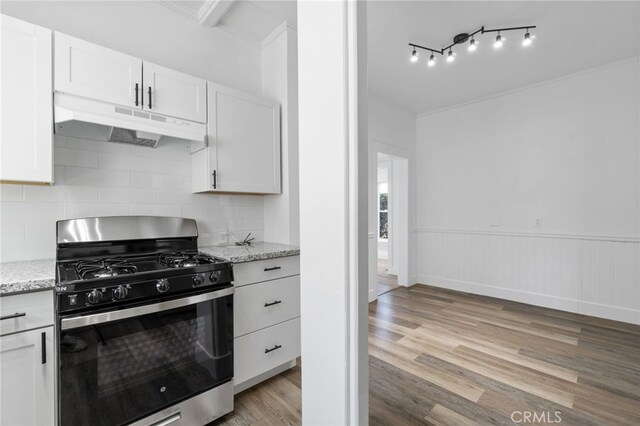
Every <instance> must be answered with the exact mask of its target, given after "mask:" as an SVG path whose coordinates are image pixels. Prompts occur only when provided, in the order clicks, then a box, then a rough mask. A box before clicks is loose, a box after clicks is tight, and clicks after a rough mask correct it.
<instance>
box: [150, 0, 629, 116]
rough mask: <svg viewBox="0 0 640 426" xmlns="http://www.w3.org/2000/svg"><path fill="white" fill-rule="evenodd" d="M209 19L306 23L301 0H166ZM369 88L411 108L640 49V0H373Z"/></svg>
mask: <svg viewBox="0 0 640 426" xmlns="http://www.w3.org/2000/svg"><path fill="white" fill-rule="evenodd" d="M161 1H162V3H163V4H165V5H166V6H168V7H171V8H172V9H174V10H176V11H178V12H180V13H182V14H184V15H187V16H190V17H191V18H193V19H194V20H196V21H198V22H200V24H201V25H206V26H217V27H219V28H222V29H225V30H227V31H229V32H231V33H233V34H235V35H237V36H240V37H242V38H244V39H246V40H248V41H250V42H253V43H256V44H260V43H261V42H262V41H263V40H265V38H266V37H267V36H268V35H269V34H271V33H272V32H273V31H274V30H275V29H276V28H277V27H278V26H279V25H281V24H282V23H283V22H285V21H287V22H288V24H289V25H290V26H292V27H294V28H295V27H296V22H297V19H296V2H295V0H280V1H278V0H200V1H188V0H187V1H184V0H161ZM367 14H368V23H367V25H368V40H367V41H368V71H369V92H370V94H371V95H372V96H374V97H376V98H379V99H381V100H383V101H385V102H387V103H389V104H392V105H395V106H397V107H399V108H400V109H403V110H405V111H408V112H411V113H422V112H428V111H433V110H438V109H442V108H447V107H450V106H453V105H458V104H462V103H466V102H470V101H473V100H477V99H481V98H485V97H488V96H492V95H495V94H498V93H502V92H505V91H509V90H513V89H517V88H520V87H524V86H528V85H532V84H536V83H539V82H542V81H545V80H549V79H553V78H557V77H560V76H564V75H567V74H571V73H575V72H578V71H582V70H586V69H589V68H593V67H597V66H600V65H604V64H607V63H611V62H614V61H617V60H621V59H625V58H629V57H631V56H636V55H638V54H639V53H640V30H639V28H640V1H623V2H614V1H587V2H582V1H493V2H488V1H395V0H394V1H391V0H390V1H382V0H374V1H369V2H368V6H367ZM482 25H484V26H485V27H486V28H496V27H513V26H523V25H537V26H538V28H536V29H535V30H534V31H533V34H535V36H536V39H535V41H534V42H533V44H532V45H530V46H528V47H526V48H524V47H522V45H521V40H522V37H523V35H524V34H523V33H524V32H507V33H503V36H504V37H505V38H506V42H505V45H504V46H503V47H502V48H501V49H500V50H496V49H493V47H492V44H493V38H494V35H492V34H485V35H480V36H479V37H478V38H477V39H476V40H477V42H478V44H479V46H478V49H477V50H476V51H475V52H473V53H470V52H468V51H467V49H466V45H464V46H463V45H460V46H458V49H457V50H456V49H454V50H455V51H456V60H455V61H454V62H453V63H447V62H446V61H444V57H439V58H438V61H437V63H436V66H434V67H430V68H428V67H427V66H426V60H427V57H428V54H427V52H425V51H420V52H419V53H420V60H419V61H418V62H416V63H412V62H410V61H409V56H410V48H409V46H408V43H410V42H412V43H416V44H421V45H426V46H429V47H434V48H440V47H443V46H445V45H448V44H450V43H451V39H452V38H453V36H454V35H455V34H457V33H461V32H470V31H474V30H476V29H478V28H480V27H481V26H482Z"/></svg>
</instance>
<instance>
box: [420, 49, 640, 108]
mask: <svg viewBox="0 0 640 426" xmlns="http://www.w3.org/2000/svg"><path fill="white" fill-rule="evenodd" d="M639 60H640V55H634V56H629V57H627V58H624V59H620V60H618V61H614V62H609V63H608V64H604V65H598V66H597V67H592V68H587V69H585V70H581V71H577V72H573V73H571V74H565V75H562V76H560V77H554V78H550V79H548V80H543V81H540V82H537V83H533V84H529V85H526V86H521V87H517V88H515V89H510V90H505V91H503V92H499V93H495V94H493V95H488V96H483V97H481V98H477V99H473V100H471V101H467V102H460V103H458V104H455V105H450V106H447V107H444V108H438V109H434V110H431V111H425V112H422V113H419V114H417V117H418V118H422V117H427V116H429V115H433V114H439V113H441V112H445V111H449V110H452V109H456V108H460V107H463V106H467V105H473V104H476V103H479V102H484V101H488V100H491V99H495V98H500V97H502V96H508V95H511V94H513V93H518V92H524V91H527V90H530V89H535V88H536V87H542V86H546V85H550V84H554V83H558V82H560V81H564V80H569V79H571V78H575V77H581V76H584V75H588V74H592V73H596V72H599V71H604V70H607V69H610V68H616V67H620V66H622V65H626V64H628V63H631V62H638V61H639Z"/></svg>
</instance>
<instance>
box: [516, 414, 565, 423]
mask: <svg viewBox="0 0 640 426" xmlns="http://www.w3.org/2000/svg"><path fill="white" fill-rule="evenodd" d="M511 421H512V422H514V423H518V424H520V423H546V424H548V423H562V412H561V411H553V412H552V411H514V412H513V413H511Z"/></svg>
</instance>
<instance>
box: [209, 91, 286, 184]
mask: <svg viewBox="0 0 640 426" xmlns="http://www.w3.org/2000/svg"><path fill="white" fill-rule="evenodd" d="M209 144H210V148H209V165H210V167H211V168H212V169H213V170H211V172H210V173H211V174H210V175H209V178H210V179H212V180H213V179H215V183H216V185H215V186H216V188H215V189H216V190H218V191H224V192H243V193H258V194H278V193H280V108H279V105H278V104H277V103H274V102H270V101H267V100H265V99H262V98H259V97H256V96H252V95H248V94H246V93H242V92H239V91H236V90H233V89H229V88H226V87H222V86H219V85H214V84H211V83H210V84H209ZM214 171H215V177H214V176H213V172H214ZM209 187H210V188H212V187H213V184H212V185H210V186H209Z"/></svg>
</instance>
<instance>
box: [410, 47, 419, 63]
mask: <svg viewBox="0 0 640 426" xmlns="http://www.w3.org/2000/svg"><path fill="white" fill-rule="evenodd" d="M417 61H418V52H416V48H415V47H414V48H413V52H411V62H417Z"/></svg>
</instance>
